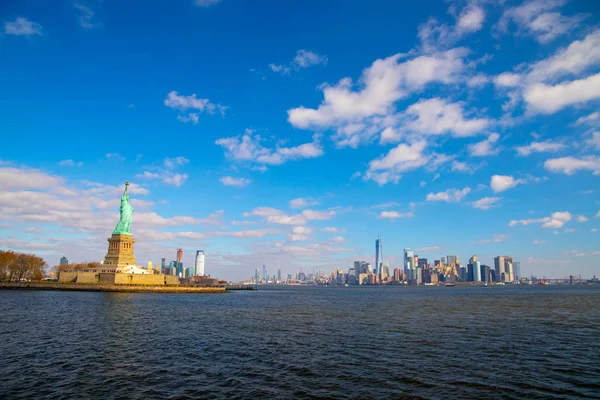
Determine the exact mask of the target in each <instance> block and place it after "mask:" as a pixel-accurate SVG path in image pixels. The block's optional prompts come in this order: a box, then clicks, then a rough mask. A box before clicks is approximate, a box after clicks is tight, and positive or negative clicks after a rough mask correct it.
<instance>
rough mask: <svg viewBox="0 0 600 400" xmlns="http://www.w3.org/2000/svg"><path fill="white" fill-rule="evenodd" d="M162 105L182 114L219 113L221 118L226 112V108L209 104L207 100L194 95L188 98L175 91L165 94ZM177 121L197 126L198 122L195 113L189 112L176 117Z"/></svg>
mask: <svg viewBox="0 0 600 400" xmlns="http://www.w3.org/2000/svg"><path fill="white" fill-rule="evenodd" d="M164 105H165V106H167V107H169V108H172V109H174V110H179V111H181V112H184V113H185V112H187V111H188V110H197V111H198V112H206V113H208V114H211V115H213V114H215V113H219V114H221V116H225V111H226V110H227V107H225V106H222V105H220V104H216V103H211V101H210V100H209V99H201V98H198V97H197V96H196V94H195V93H194V94H192V95H190V96H183V95H179V93H177V92H176V91H175V90H172V91H171V92H169V93H168V94H167V98H166V99H165V100H164ZM177 119H178V120H179V121H181V122H184V123H187V122H191V123H193V124H197V123H198V121H199V117H198V113H197V112H189V113H187V115H178V116H177Z"/></svg>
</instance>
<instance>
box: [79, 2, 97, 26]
mask: <svg viewBox="0 0 600 400" xmlns="http://www.w3.org/2000/svg"><path fill="white" fill-rule="evenodd" d="M73 7H75V8H76V9H78V10H79V12H80V13H81V14H80V15H79V25H81V27H82V28H84V29H94V28H98V27H100V26H102V24H101V23H100V22H97V21H96V13H95V12H94V10H92V9H91V8H90V7H89V6H87V5H85V4H83V3H73Z"/></svg>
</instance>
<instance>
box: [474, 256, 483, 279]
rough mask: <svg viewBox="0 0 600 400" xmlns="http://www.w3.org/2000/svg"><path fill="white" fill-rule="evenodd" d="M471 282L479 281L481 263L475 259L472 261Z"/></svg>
mask: <svg viewBox="0 0 600 400" xmlns="http://www.w3.org/2000/svg"><path fill="white" fill-rule="evenodd" d="M473 282H481V263H480V262H479V261H477V259H475V262H474V263H473Z"/></svg>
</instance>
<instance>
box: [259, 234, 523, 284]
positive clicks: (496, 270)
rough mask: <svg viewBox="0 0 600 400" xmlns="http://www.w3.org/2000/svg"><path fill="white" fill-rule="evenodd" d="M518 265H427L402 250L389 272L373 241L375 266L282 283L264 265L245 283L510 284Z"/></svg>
mask: <svg viewBox="0 0 600 400" xmlns="http://www.w3.org/2000/svg"><path fill="white" fill-rule="evenodd" d="M520 269H521V268H520V263H519V262H515V261H513V258H512V257H511V256H497V257H495V258H494V265H493V266H489V265H485V264H482V263H481V262H480V261H479V259H478V258H477V256H476V255H474V256H472V257H471V258H470V259H469V262H468V263H467V264H462V263H461V261H460V258H459V257H458V255H448V256H446V257H441V258H440V259H439V260H433V263H431V262H430V261H429V260H428V259H427V258H420V257H419V256H418V255H417V254H415V252H414V251H413V250H411V249H404V259H403V265H402V267H401V268H394V269H393V270H392V269H391V267H390V265H389V263H388V262H386V261H384V259H383V241H382V239H381V238H380V237H379V235H378V237H377V240H376V241H375V266H373V265H371V263H369V262H367V261H354V265H353V266H352V267H350V268H349V269H348V272H345V271H344V270H343V269H335V270H334V271H333V272H332V273H330V274H329V273H321V272H311V273H306V272H303V271H302V270H300V271H299V272H298V273H297V274H295V275H292V274H288V275H287V277H286V278H285V279H282V276H281V270H280V269H278V270H277V274H276V275H269V274H268V272H267V268H266V266H265V265H263V266H262V269H258V268H257V269H256V270H255V273H254V277H253V278H252V279H250V280H249V282H248V283H254V284H282V283H285V284H306V283H308V284H334V285H348V286H350V285H386V284H405V285H436V284H439V283H455V282H481V283H513V282H517V281H519V279H520V278H521V271H520Z"/></svg>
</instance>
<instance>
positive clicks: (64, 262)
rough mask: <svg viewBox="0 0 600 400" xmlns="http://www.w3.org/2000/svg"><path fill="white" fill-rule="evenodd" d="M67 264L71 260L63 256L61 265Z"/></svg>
mask: <svg viewBox="0 0 600 400" xmlns="http://www.w3.org/2000/svg"><path fill="white" fill-rule="evenodd" d="M67 264H69V260H67V257H61V258H60V265H67Z"/></svg>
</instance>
